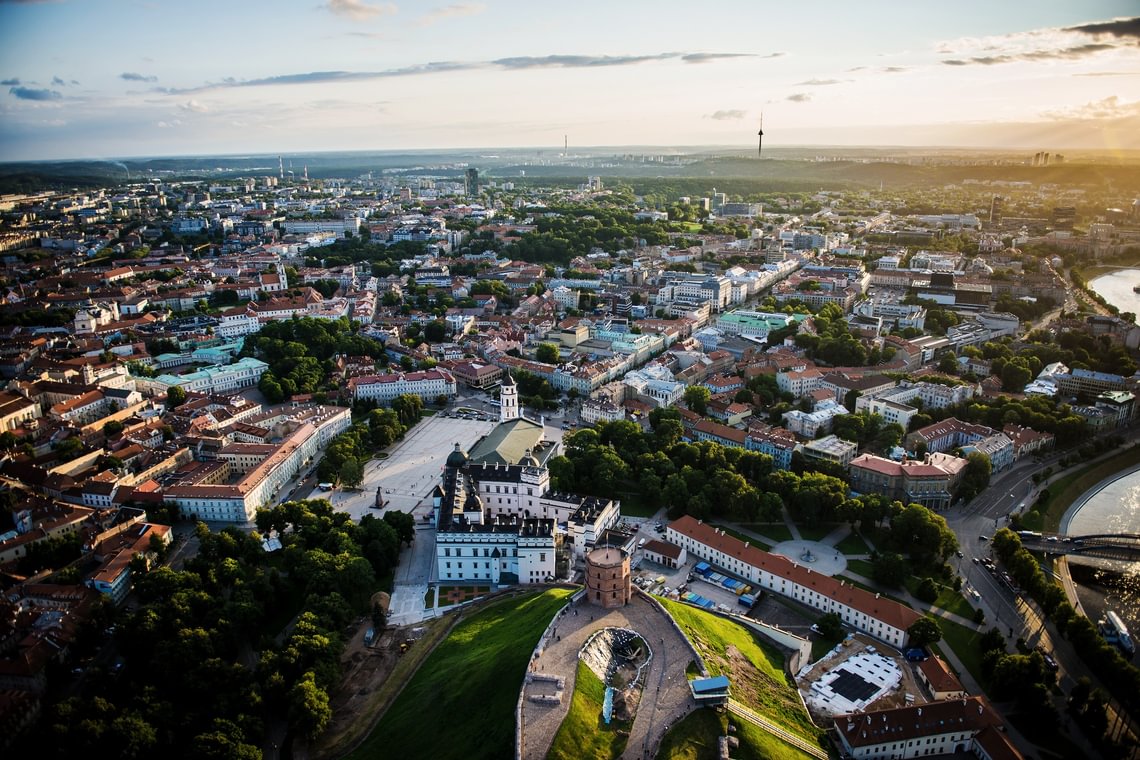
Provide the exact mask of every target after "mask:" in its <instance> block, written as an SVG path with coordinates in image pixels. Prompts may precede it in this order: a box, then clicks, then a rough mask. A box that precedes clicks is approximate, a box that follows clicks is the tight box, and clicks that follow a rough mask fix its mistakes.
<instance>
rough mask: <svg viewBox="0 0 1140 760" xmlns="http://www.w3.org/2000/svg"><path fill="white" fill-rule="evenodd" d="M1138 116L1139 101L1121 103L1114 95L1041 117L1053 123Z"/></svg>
mask: <svg viewBox="0 0 1140 760" xmlns="http://www.w3.org/2000/svg"><path fill="white" fill-rule="evenodd" d="M1137 114H1140V101H1135V102H1130V103H1129V102H1122V101H1121V100H1120V98H1119V97H1117V96H1116V95H1110V96H1108V97H1107V98H1104V99H1102V100H1094V101H1090V102H1088V103H1085V104H1084V105H1080V106H1073V107H1070V108H1060V109H1056V110H1053V111H1045V112H1044V113H1043V114H1041V115H1042V116H1044V117H1045V118H1047V119H1053V120H1054V121H1066V120H1072V119H1078V120H1101V119H1120V118H1124V117H1128V116H1135V115H1137Z"/></svg>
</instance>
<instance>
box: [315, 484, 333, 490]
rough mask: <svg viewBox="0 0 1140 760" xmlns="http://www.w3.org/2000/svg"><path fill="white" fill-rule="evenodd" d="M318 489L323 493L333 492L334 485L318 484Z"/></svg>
mask: <svg viewBox="0 0 1140 760" xmlns="http://www.w3.org/2000/svg"><path fill="white" fill-rule="evenodd" d="M317 488H319V489H321V490H322V491H331V490H333V484H332V483H317Z"/></svg>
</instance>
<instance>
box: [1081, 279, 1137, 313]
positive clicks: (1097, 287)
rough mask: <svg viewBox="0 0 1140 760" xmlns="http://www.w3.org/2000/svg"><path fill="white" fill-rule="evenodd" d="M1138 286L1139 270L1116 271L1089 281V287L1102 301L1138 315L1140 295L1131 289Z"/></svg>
mask: <svg viewBox="0 0 1140 760" xmlns="http://www.w3.org/2000/svg"><path fill="white" fill-rule="evenodd" d="M1137 285H1140V269H1117V270H1116V271H1114V272H1108V273H1106V274H1102V275H1099V276H1097V277H1094V278H1092V279H1091V280H1089V287H1090V288H1092V290H1094V291H1096V293H1098V294H1099V295H1100V296H1102V297H1103V298H1104V300H1106V301H1108V302H1109V303H1110V304H1112V305H1113V306H1115V307H1116V308H1118V309H1120V310H1121V311H1130V312H1132V313H1133V314H1140V293H1135V292H1133V290H1132V288H1134V287H1136V286H1137Z"/></svg>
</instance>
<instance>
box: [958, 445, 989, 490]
mask: <svg viewBox="0 0 1140 760" xmlns="http://www.w3.org/2000/svg"><path fill="white" fill-rule="evenodd" d="M992 473H993V465H992V464H991V463H990V458H989V457H988V456H986V455H985V454H983V453H982V452H980V451H972V452H970V453H969V454H968V455H967V456H966V468H965V470H964V471H963V472H962V481H961V484H960V485H959V486H958V496H959V497H960V498H961V499H962V500H963V501H970V500H971V499H973V498H974V497H975V496H977V495H978V494H980V493H981V492H982V491H984V490H986V488H988V487H989V485H990V475H991V474H992Z"/></svg>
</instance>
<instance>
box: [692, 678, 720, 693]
mask: <svg viewBox="0 0 1140 760" xmlns="http://www.w3.org/2000/svg"><path fill="white" fill-rule="evenodd" d="M690 686H691V687H692V689H693V693H694V694H711V693H714V692H718V691H727V690H728V676H713V677H712V678H697V679H694V680H693V681H691V682H690Z"/></svg>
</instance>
